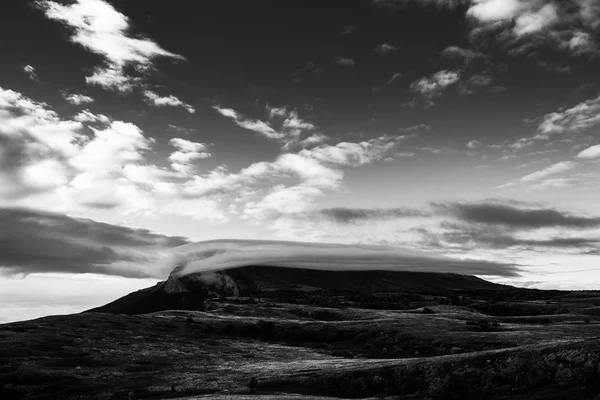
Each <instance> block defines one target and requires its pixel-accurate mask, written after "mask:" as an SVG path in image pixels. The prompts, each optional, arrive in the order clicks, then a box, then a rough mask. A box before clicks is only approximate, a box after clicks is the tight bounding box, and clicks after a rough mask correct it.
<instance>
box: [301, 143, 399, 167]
mask: <svg viewBox="0 0 600 400" xmlns="http://www.w3.org/2000/svg"><path fill="white" fill-rule="evenodd" d="M399 139H402V137H391V136H381V137H378V138H375V139H370V140H366V141H362V142H360V143H353V142H341V143H338V144H336V145H334V146H330V145H322V146H318V147H315V148H313V149H310V150H308V149H304V150H302V151H300V153H298V154H299V155H301V156H302V157H306V158H311V159H315V160H318V161H319V162H321V163H324V164H331V165H338V166H352V167H356V166H359V165H363V164H368V163H371V162H374V161H379V160H382V159H383V158H385V156H386V155H388V154H389V153H390V151H391V150H392V149H393V148H394V146H395V145H396V143H397V140H399Z"/></svg>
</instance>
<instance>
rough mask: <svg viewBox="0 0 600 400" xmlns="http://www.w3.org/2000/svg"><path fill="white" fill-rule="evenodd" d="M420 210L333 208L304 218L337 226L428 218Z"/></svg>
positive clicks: (317, 211) (316, 211)
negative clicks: (326, 221) (327, 221)
mask: <svg viewBox="0 0 600 400" xmlns="http://www.w3.org/2000/svg"><path fill="white" fill-rule="evenodd" d="M428 215H429V213H426V212H424V211H422V210H418V209H414V208H408V207H396V208H347V207H333V208H322V209H319V210H311V211H308V212H307V213H306V214H305V216H306V217H309V218H311V219H321V218H324V219H327V220H330V221H333V222H336V223H339V224H351V223H355V222H361V221H375V220H391V219H397V218H410V217H423V216H428Z"/></svg>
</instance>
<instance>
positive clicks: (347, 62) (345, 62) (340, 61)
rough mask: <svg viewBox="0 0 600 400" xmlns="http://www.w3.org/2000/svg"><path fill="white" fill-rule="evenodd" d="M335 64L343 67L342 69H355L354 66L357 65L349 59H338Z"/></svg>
mask: <svg viewBox="0 0 600 400" xmlns="http://www.w3.org/2000/svg"><path fill="white" fill-rule="evenodd" d="M335 63H336V64H337V65H341V66H342V67H354V65H355V64H356V63H355V62H354V59H352V58H348V57H336V58H335Z"/></svg>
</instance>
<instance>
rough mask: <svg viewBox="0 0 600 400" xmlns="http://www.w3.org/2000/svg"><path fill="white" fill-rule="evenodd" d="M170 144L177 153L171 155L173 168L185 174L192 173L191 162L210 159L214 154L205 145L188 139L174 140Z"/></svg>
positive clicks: (170, 159)
mask: <svg viewBox="0 0 600 400" xmlns="http://www.w3.org/2000/svg"><path fill="white" fill-rule="evenodd" d="M169 144H170V145H171V146H173V147H175V148H176V149H177V151H175V152H173V153H171V154H170V155H169V161H170V162H171V168H173V170H175V171H177V172H181V173H183V174H190V173H191V171H192V165H191V162H192V161H194V160H201V159H204V158H209V157H211V156H212V154H211V153H210V152H209V151H208V146H207V145H206V144H204V143H197V142H191V141H189V140H186V139H181V138H173V139H171V140H169Z"/></svg>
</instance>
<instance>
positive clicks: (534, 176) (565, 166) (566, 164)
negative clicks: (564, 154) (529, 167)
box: [519, 161, 578, 182]
mask: <svg viewBox="0 0 600 400" xmlns="http://www.w3.org/2000/svg"><path fill="white" fill-rule="evenodd" d="M577 165H578V164H577V163H575V162H573V161H562V162H559V163H556V164H552V165H550V166H549V167H546V168H544V169H542V170H539V171H536V172H533V173H531V174H529V175H525V176H523V177H522V178H520V179H519V181H521V182H532V181H537V180H540V179H544V178H547V177H549V176H551V175H555V174H560V173H563V172H566V171H569V170H571V169H573V168H575V167H576V166H577Z"/></svg>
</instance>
